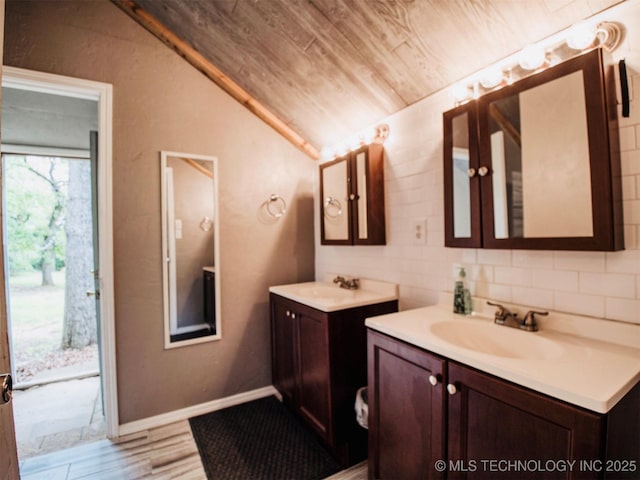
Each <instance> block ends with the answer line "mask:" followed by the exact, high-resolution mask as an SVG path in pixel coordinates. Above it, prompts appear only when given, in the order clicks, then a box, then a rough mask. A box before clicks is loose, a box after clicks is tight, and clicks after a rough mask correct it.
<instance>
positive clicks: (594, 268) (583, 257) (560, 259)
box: [553, 251, 605, 272]
mask: <svg viewBox="0 0 640 480" xmlns="http://www.w3.org/2000/svg"><path fill="white" fill-rule="evenodd" d="M553 267H554V268H555V269H557V270H576V271H579V272H604V271H605V254H604V252H565V251H562V252H554V253H553Z"/></svg>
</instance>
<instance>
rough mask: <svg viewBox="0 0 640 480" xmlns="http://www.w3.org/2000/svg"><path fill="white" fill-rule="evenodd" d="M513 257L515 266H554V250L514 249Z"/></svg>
mask: <svg viewBox="0 0 640 480" xmlns="http://www.w3.org/2000/svg"><path fill="white" fill-rule="evenodd" d="M512 258H513V266H514V267H533V268H551V267H552V266H553V252H543V251H540V250H514V251H513V254H512Z"/></svg>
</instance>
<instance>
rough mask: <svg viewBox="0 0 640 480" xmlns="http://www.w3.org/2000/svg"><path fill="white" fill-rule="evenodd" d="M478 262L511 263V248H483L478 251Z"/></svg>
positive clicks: (490, 263)
mask: <svg viewBox="0 0 640 480" xmlns="http://www.w3.org/2000/svg"><path fill="white" fill-rule="evenodd" d="M477 255H478V263H480V264H489V265H511V250H488V249H487V250H483V249H480V250H478V251H477Z"/></svg>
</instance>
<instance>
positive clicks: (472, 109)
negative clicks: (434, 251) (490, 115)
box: [443, 102, 485, 247]
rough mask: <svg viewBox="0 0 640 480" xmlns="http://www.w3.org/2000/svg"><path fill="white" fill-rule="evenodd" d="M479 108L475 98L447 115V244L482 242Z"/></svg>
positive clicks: (466, 245)
mask: <svg viewBox="0 0 640 480" xmlns="http://www.w3.org/2000/svg"><path fill="white" fill-rule="evenodd" d="M476 112H477V110H476V103H475V102H471V103H468V104H465V105H462V106H461V107H457V108H455V109H453V110H450V111H448V112H445V113H444V115H443V122H444V206H445V214H444V230H445V243H444V244H445V245H446V246H447V247H480V246H482V232H481V220H480V174H479V173H478V170H479V167H478V139H477V133H476V132H477V122H476V117H477V113H476ZM481 173H485V171H484V170H483V171H482V172H481Z"/></svg>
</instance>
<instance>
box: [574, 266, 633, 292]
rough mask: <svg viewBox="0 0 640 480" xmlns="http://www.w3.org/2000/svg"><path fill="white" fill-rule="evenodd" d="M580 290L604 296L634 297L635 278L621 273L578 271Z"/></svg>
mask: <svg viewBox="0 0 640 480" xmlns="http://www.w3.org/2000/svg"><path fill="white" fill-rule="evenodd" d="M580 292H581V293H589V294H593V295H604V296H606V297H618V298H634V297H635V296H636V279H635V276H634V275H626V274H622V273H586V272H583V273H580Z"/></svg>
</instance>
